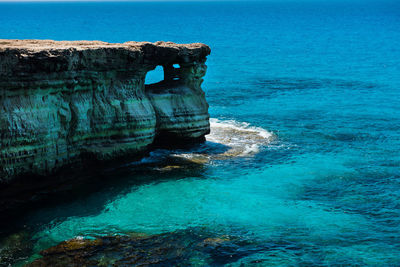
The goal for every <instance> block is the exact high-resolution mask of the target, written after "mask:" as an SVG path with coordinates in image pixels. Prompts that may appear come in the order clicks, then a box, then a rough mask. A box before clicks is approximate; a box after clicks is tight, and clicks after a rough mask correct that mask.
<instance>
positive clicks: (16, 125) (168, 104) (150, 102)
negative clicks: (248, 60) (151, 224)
mask: <svg viewBox="0 0 400 267" xmlns="http://www.w3.org/2000/svg"><path fill="white" fill-rule="evenodd" d="M210 51H211V50H210V48H209V47H208V46H207V45H204V44H199V43H194V44H175V43H171V42H156V43H149V42H126V43H122V44H117V43H115V44H111V43H106V42H100V41H50V40H0V107H1V112H0V135H1V139H0V186H1V185H4V184H8V183H10V182H13V181H14V180H17V178H20V177H26V176H41V177H45V176H49V175H51V174H53V173H55V172H57V171H58V170H60V169H62V168H80V167H86V166H87V165H86V163H88V162H92V163H93V162H95V163H96V164H97V163H98V162H105V161H109V160H115V159H121V158H126V159H127V158H131V157H134V156H138V155H140V153H143V152H145V151H148V150H149V149H150V148H151V146H152V145H153V144H155V143H157V144H167V145H174V144H185V143H192V142H198V141H203V140H204V136H205V135H206V134H208V133H209V131H210V123H209V113H208V104H207V102H206V99H205V94H204V92H203V91H202V89H201V83H202V81H203V79H202V77H203V76H204V75H205V73H206V65H205V61H206V57H207V56H208V55H209V54H210ZM178 65H179V66H178ZM157 66H162V67H163V69H164V80H163V81H161V82H159V83H156V84H149V85H146V84H145V78H146V74H147V73H148V72H149V71H151V70H153V69H155V68H156V67H157ZM177 66H178V67H177ZM31 181H32V180H31Z"/></svg>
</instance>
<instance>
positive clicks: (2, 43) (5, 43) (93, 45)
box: [0, 39, 210, 51]
mask: <svg viewBox="0 0 400 267" xmlns="http://www.w3.org/2000/svg"><path fill="white" fill-rule="evenodd" d="M146 46H154V47H159V48H173V49H178V50H184V49H188V50H197V49H199V48H200V49H205V50H207V51H209V50H210V48H209V47H208V46H207V45H205V44H201V43H191V44H176V43H172V42H162V41H159V42H155V43H150V42H133V41H130V42H125V43H107V42H102V41H53V40H15V39H14V40H13V39H0V49H1V50H2V49H27V50H35V51H43V50H53V49H71V48H73V49H77V50H85V49H99V48H100V49H101V48H125V49H129V50H140V49H141V48H143V47H146Z"/></svg>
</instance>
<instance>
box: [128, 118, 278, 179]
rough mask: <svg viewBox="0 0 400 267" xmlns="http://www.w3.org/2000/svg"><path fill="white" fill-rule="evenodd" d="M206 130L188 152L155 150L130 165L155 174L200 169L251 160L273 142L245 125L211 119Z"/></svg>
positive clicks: (267, 134) (271, 136) (259, 130)
mask: <svg viewBox="0 0 400 267" xmlns="http://www.w3.org/2000/svg"><path fill="white" fill-rule="evenodd" d="M210 128H211V132H210V134H209V135H207V136H206V142H205V143H204V144H200V145H197V146H195V147H192V148H191V149H176V150H167V149H157V150H155V151H152V152H150V154H149V156H148V157H145V158H143V159H142V160H140V161H139V162H134V163H130V164H134V165H142V164H144V165H151V166H153V167H152V168H154V167H155V169H157V170H162V171H170V170H173V169H179V168H182V167H185V166H186V167H187V166H188V164H189V165H191V164H195V165H198V164H200V165H203V164H207V163H209V162H210V161H214V160H227V159H229V158H233V157H251V156H254V155H255V154H257V153H258V152H259V151H260V149H261V148H262V147H266V146H267V145H269V143H270V142H271V141H272V140H274V139H275V135H274V134H273V133H272V132H269V131H267V130H265V129H263V128H261V127H256V126H252V125H250V124H249V123H247V122H239V121H235V120H220V119H215V118H211V119H210Z"/></svg>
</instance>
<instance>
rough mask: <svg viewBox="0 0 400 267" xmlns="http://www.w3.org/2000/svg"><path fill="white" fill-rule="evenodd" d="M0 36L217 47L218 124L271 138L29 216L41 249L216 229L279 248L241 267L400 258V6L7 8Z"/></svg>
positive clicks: (213, 108) (1, 8) (211, 90)
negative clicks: (98, 238)
mask: <svg viewBox="0 0 400 267" xmlns="http://www.w3.org/2000/svg"><path fill="white" fill-rule="evenodd" d="M0 38H7V39H10V38H19V39H55V40H80V39H85V40H103V41H109V42H124V41H129V40H137V41H158V40H164V41H173V42H179V43H190V42H202V43H206V44H208V45H209V46H210V47H211V49H212V54H211V55H210V56H209V59H208V61H207V65H208V73H207V75H206V77H205V82H204V84H203V89H204V90H205V91H206V95H207V99H208V102H209V104H210V114H211V117H213V118H217V119H219V122H221V121H222V122H224V121H228V122H226V123H231V124H232V123H233V124H240V123H243V122H247V123H249V124H250V126H252V127H261V128H263V129H265V130H266V131H269V132H270V133H272V134H273V135H274V136H275V139H274V140H273V141H272V142H271V143H270V144H268V145H263V146H260V147H259V152H258V153H250V154H248V155H245V156H239V157H232V158H227V159H213V160H211V161H210V162H208V163H206V164H205V165H204V166H203V168H201V169H200V170H199V169H196V171H193V172H190V171H189V172H188V171H187V170H186V171H184V172H179V171H178V172H173V173H172V174H171V173H165V174H163V172H161V174H160V173H158V174H156V175H154V174H152V173H149V174H146V173H144V174H143V173H141V174H138V173H137V172H135V170H134V168H132V171H131V173H130V172H129V171H128V172H124V174H123V175H124V176H126V177H127V178H128V180H129V181H136V180H141V181H142V182H141V183H135V182H132V183H127V184H124V186H110V187H108V188H105V189H103V190H100V191H98V192H96V193H93V194H90V195H88V196H85V197H83V198H79V199H77V200H76V201H73V202H69V203H66V204H65V205H58V206H57V207H48V208H43V209H41V210H38V211H34V212H32V214H30V215H29V216H28V217H27V218H26V223H25V224H26V225H27V227H28V228H29V229H30V230H29V231H30V234H31V235H32V240H33V242H34V244H35V251H34V252H37V251H38V250H40V249H43V248H46V247H48V246H51V245H54V244H56V243H57V242H60V241H62V240H65V239H69V238H72V237H75V236H91V235H97V234H110V233H111V234H112V233H126V232H135V231H136V232H146V233H160V232H167V231H175V230H179V229H185V228H188V227H205V228H207V229H208V230H210V231H215V232H216V233H220V234H228V235H240V236H243V237H245V238H252V239H254V240H258V241H259V242H263V243H264V244H269V245H270V249H266V250H265V251H262V252H257V253H254V254H252V255H250V256H247V257H243V258H241V259H239V260H238V261H237V262H235V263H234V264H233V266H236V265H240V264H241V263H244V264H246V265H248V264H250V262H254V260H263V264H265V265H308V266H309V265H375V266H376V265H379V266H382V265H386V266H399V265H400V152H399V148H400V3H398V2H397V3H396V2H395V1H368V2H360V1H348V2H347V3H346V2H333V1H305V2H288V1H282V2H280V1H273V2H220V3H213V2H207V3H206V2H203V3H201V2H193V3H178V2H176V3H64V4H63V3H58V4H54V3H53V4H51V3H19V4H9V3H8V4H7V3H1V4H0ZM233 121H234V122H233ZM250 126H248V127H250ZM243 138H246V137H243ZM206 146H212V144H211V143H210V142H208V143H206ZM155 156H157V155H155ZM113 175H118V174H117V173H115V174H110V176H113ZM163 175H165V177H164V176H163ZM160 176H161V180H160V179H159V177H160ZM156 177H158V179H155V178H156ZM111 179H112V177H111ZM288 244H290V245H288ZM34 252H33V253H34Z"/></svg>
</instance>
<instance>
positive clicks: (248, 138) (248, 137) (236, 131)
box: [206, 118, 274, 156]
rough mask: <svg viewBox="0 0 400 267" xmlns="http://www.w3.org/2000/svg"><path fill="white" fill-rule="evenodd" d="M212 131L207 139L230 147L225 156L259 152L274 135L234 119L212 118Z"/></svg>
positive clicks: (248, 154)
mask: <svg viewBox="0 0 400 267" xmlns="http://www.w3.org/2000/svg"><path fill="white" fill-rule="evenodd" d="M210 126H211V133H210V134H209V135H208V136H206V139H207V141H209V142H214V143H220V144H223V145H226V146H228V147H229V148H230V149H229V150H228V151H226V152H225V153H223V154H222V155H223V156H250V155H254V154H256V153H258V152H259V150H260V147H261V146H264V145H267V144H268V143H270V142H271V140H272V139H273V138H274V135H273V134H272V133H271V132H269V131H267V130H265V129H263V128H261V127H256V126H251V125H250V124H249V123H247V122H238V121H234V120H219V119H215V118H212V119H210Z"/></svg>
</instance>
